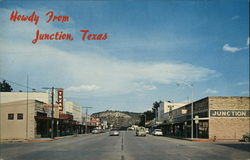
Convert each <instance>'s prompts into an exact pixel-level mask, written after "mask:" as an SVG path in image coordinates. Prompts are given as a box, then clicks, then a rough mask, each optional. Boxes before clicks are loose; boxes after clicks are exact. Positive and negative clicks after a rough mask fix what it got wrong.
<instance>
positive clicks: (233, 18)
mask: <svg viewBox="0 0 250 160" xmlns="http://www.w3.org/2000/svg"><path fill="white" fill-rule="evenodd" d="M239 18H240V16H233V17H232V20H236V19H239Z"/></svg>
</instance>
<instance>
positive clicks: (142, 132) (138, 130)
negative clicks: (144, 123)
mask: <svg viewBox="0 0 250 160" xmlns="http://www.w3.org/2000/svg"><path fill="white" fill-rule="evenodd" d="M135 135H136V136H146V135H147V132H146V128H144V127H138V128H136V131H135Z"/></svg>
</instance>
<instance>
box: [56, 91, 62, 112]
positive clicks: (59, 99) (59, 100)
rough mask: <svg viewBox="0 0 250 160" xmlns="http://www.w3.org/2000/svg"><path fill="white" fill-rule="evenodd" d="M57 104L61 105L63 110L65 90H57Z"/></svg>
mask: <svg viewBox="0 0 250 160" xmlns="http://www.w3.org/2000/svg"><path fill="white" fill-rule="evenodd" d="M57 104H58V106H59V111H63V90H62V89H58V90H57Z"/></svg>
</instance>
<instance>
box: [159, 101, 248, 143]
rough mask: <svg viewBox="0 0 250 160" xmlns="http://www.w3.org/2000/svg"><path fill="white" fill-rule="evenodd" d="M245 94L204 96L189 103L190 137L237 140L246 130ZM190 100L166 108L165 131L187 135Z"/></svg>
mask: <svg viewBox="0 0 250 160" xmlns="http://www.w3.org/2000/svg"><path fill="white" fill-rule="evenodd" d="M249 104H250V98H249V97H206V98H203V99H200V100H198V101H195V102H194V103H193V137H194V138H208V139H216V140H218V139H221V140H239V139H241V138H242V135H243V134H245V133H247V132H250V131H249V126H250V114H249V113H250V112H249V109H250V106H249ZM191 107H192V103H191V104H187V105H185V106H183V107H180V108H178V109H175V110H173V111H171V112H168V113H167V114H168V120H167V121H166V122H165V123H163V124H162V125H161V126H160V127H161V128H162V129H163V132H164V134H165V135H172V136H180V137H186V138H190V137H191Z"/></svg>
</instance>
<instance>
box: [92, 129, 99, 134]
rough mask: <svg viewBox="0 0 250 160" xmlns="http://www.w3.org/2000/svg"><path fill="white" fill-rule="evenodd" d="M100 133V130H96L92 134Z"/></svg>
mask: <svg viewBox="0 0 250 160" xmlns="http://www.w3.org/2000/svg"><path fill="white" fill-rule="evenodd" d="M99 133H100V132H99V130H97V129H94V130H93V131H92V134H99Z"/></svg>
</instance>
